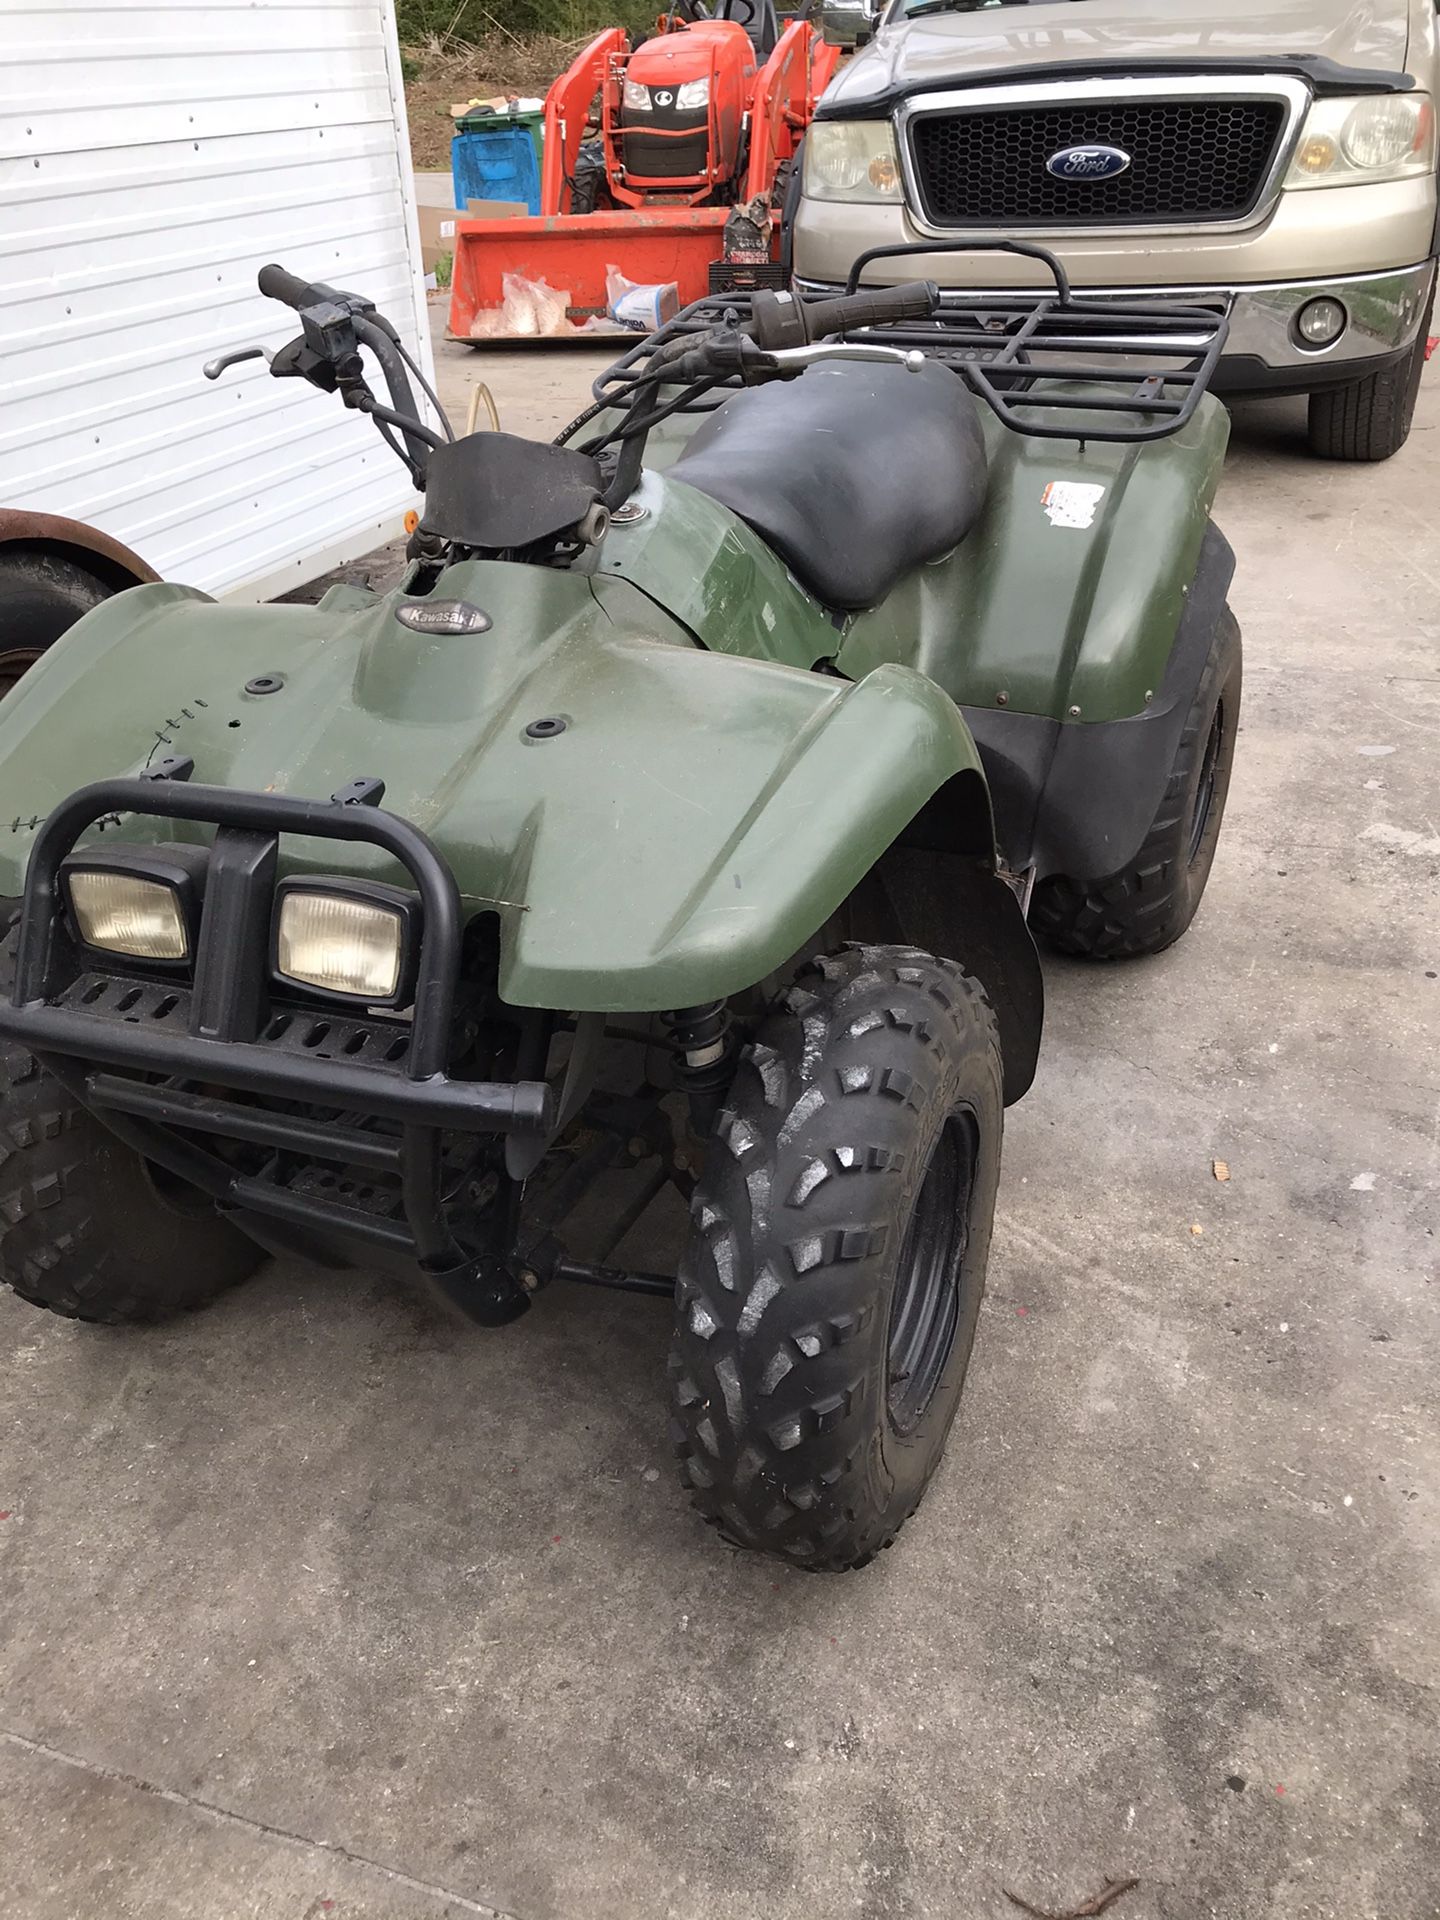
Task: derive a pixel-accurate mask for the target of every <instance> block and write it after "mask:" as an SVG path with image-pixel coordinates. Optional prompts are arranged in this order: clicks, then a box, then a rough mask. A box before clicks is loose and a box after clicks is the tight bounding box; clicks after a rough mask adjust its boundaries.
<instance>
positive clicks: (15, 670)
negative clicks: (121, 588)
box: [0, 542, 115, 699]
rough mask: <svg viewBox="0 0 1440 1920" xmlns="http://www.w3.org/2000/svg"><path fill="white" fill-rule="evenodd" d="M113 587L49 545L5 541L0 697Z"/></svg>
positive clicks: (1, 550)
mask: <svg viewBox="0 0 1440 1920" xmlns="http://www.w3.org/2000/svg"><path fill="white" fill-rule="evenodd" d="M114 591H115V589H114V588H113V587H112V586H110V585H109V584H108V583H107V582H106V581H104V580H102V579H100V578H99V577H98V575H96V574H93V573H90V572H88V571H87V570H86V569H85V568H84V567H82V566H80V565H78V564H77V562H75V561H74V560H71V559H68V558H67V557H66V556H65V555H64V554H61V553H56V552H54V551H53V550H52V549H50V548H48V547H46V546H43V545H40V544H36V545H33V546H30V545H26V544H24V543H23V542H20V543H17V544H16V545H14V546H13V547H0V699H3V698H4V696H5V695H6V694H7V693H9V692H10V690H11V689H12V688H13V687H14V685H15V683H16V681H17V680H19V678H20V676H21V675H22V674H23V673H25V672H27V671H28V669H29V668H31V667H33V666H34V664H35V662H36V661H37V660H38V659H39V658H40V656H41V654H42V653H44V652H45V651H46V649H47V648H49V647H52V646H53V645H54V644H55V642H56V641H57V640H58V639H59V638H60V636H61V634H62V633H67V632H68V631H69V630H70V628H71V627H73V626H74V624H75V622H76V621H77V620H78V619H79V618H80V616H81V615H82V614H85V613H88V612H89V611H90V609H91V608H92V607H98V606H99V605H100V602H101V601H102V600H108V599H109V598H110V596H111V594H112V593H113V592H114Z"/></svg>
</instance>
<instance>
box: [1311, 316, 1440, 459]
mask: <svg viewBox="0 0 1440 1920" xmlns="http://www.w3.org/2000/svg"><path fill="white" fill-rule="evenodd" d="M1429 330H1430V323H1429V319H1428V317H1427V319H1426V322H1425V325H1424V326H1422V327H1421V329H1420V334H1419V338H1418V339H1417V340H1416V342H1415V345H1414V346H1413V347H1412V348H1411V350H1410V352H1409V353H1408V354H1406V355H1405V357H1404V358H1403V359H1401V360H1397V361H1393V362H1392V363H1391V364H1390V365H1389V366H1388V367H1381V368H1380V369H1379V371H1378V372H1376V373H1369V374H1366V376H1365V378H1364V379H1363V380H1352V381H1349V382H1347V383H1346V384H1345V385H1344V386H1339V387H1322V388H1320V389H1319V391H1318V392H1315V393H1312V394H1311V396H1310V450H1311V452H1312V453H1318V454H1319V455H1320V457H1321V458H1322V459H1324V460H1388V459H1389V458H1390V456H1391V454H1393V453H1398V452H1399V451H1400V449H1401V447H1403V446H1404V444H1405V442H1406V441H1407V440H1408V439H1409V438H1410V423H1411V421H1412V420H1413V419H1414V418H1415V402H1416V400H1417V399H1418V397H1419V394H1420V376H1421V374H1422V373H1423V372H1424V371H1425V344H1426V337H1427V335H1428V333H1429Z"/></svg>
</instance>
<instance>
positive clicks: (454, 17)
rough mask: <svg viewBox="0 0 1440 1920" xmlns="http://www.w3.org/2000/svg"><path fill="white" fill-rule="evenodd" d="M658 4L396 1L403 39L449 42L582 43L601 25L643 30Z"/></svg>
mask: <svg viewBox="0 0 1440 1920" xmlns="http://www.w3.org/2000/svg"><path fill="white" fill-rule="evenodd" d="M659 11H660V7H659V5H658V4H657V0H397V5H396V9H395V12H396V18H397V21H398V24H399V28H400V38H401V39H402V40H406V41H418V40H423V39H425V38H426V37H427V36H428V35H430V34H440V35H443V36H444V37H445V38H446V39H450V40H493V39H495V38H497V37H503V36H504V35H506V34H514V35H516V36H519V37H523V36H524V35H525V34H528V33H553V34H558V35H559V36H560V37H561V38H562V39H567V40H581V39H583V38H584V37H585V35H586V34H588V33H598V32H599V31H600V29H601V28H602V27H613V26H620V27H644V26H648V25H650V23H651V22H652V21H653V20H654V18H655V16H656V14H657V13H658V12H659Z"/></svg>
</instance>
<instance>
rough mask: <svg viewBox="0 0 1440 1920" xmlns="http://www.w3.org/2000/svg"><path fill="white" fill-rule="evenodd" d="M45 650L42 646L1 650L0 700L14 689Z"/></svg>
mask: <svg viewBox="0 0 1440 1920" xmlns="http://www.w3.org/2000/svg"><path fill="white" fill-rule="evenodd" d="M43 651H44V649H43V648H42V647H9V648H7V649H6V650H5V651H4V652H0V700H3V699H4V698H5V696H6V694H7V693H9V692H11V691H12V690H13V688H14V687H15V685H16V683H17V682H18V681H19V679H20V677H21V675H22V674H26V673H28V672H29V671H30V669H31V667H33V666H34V664H35V662H36V661H37V660H38V659H39V658H40V655H41V653H42V652H43Z"/></svg>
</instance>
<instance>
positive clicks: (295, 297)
mask: <svg viewBox="0 0 1440 1920" xmlns="http://www.w3.org/2000/svg"><path fill="white" fill-rule="evenodd" d="M257 284H258V286H259V288H260V291H261V293H263V294H264V295H265V297H266V299H267V300H279V301H281V302H282V303H283V304H284V305H285V306H287V307H293V308H294V309H295V311H296V312H297V313H298V312H299V311H300V309H301V308H302V307H313V306H316V305H318V303H319V302H320V301H322V300H324V299H326V298H328V296H329V293H330V289H329V288H328V287H324V286H321V285H320V284H319V283H318V282H316V283H315V284H314V285H313V286H312V285H311V284H310V283H309V282H308V281H305V280H302V279H301V278H300V276H299V274H297V273H287V272H286V271H285V269H284V267H276V266H269V267H262V268H261V269H260V272H259V275H258V277H257Z"/></svg>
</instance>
